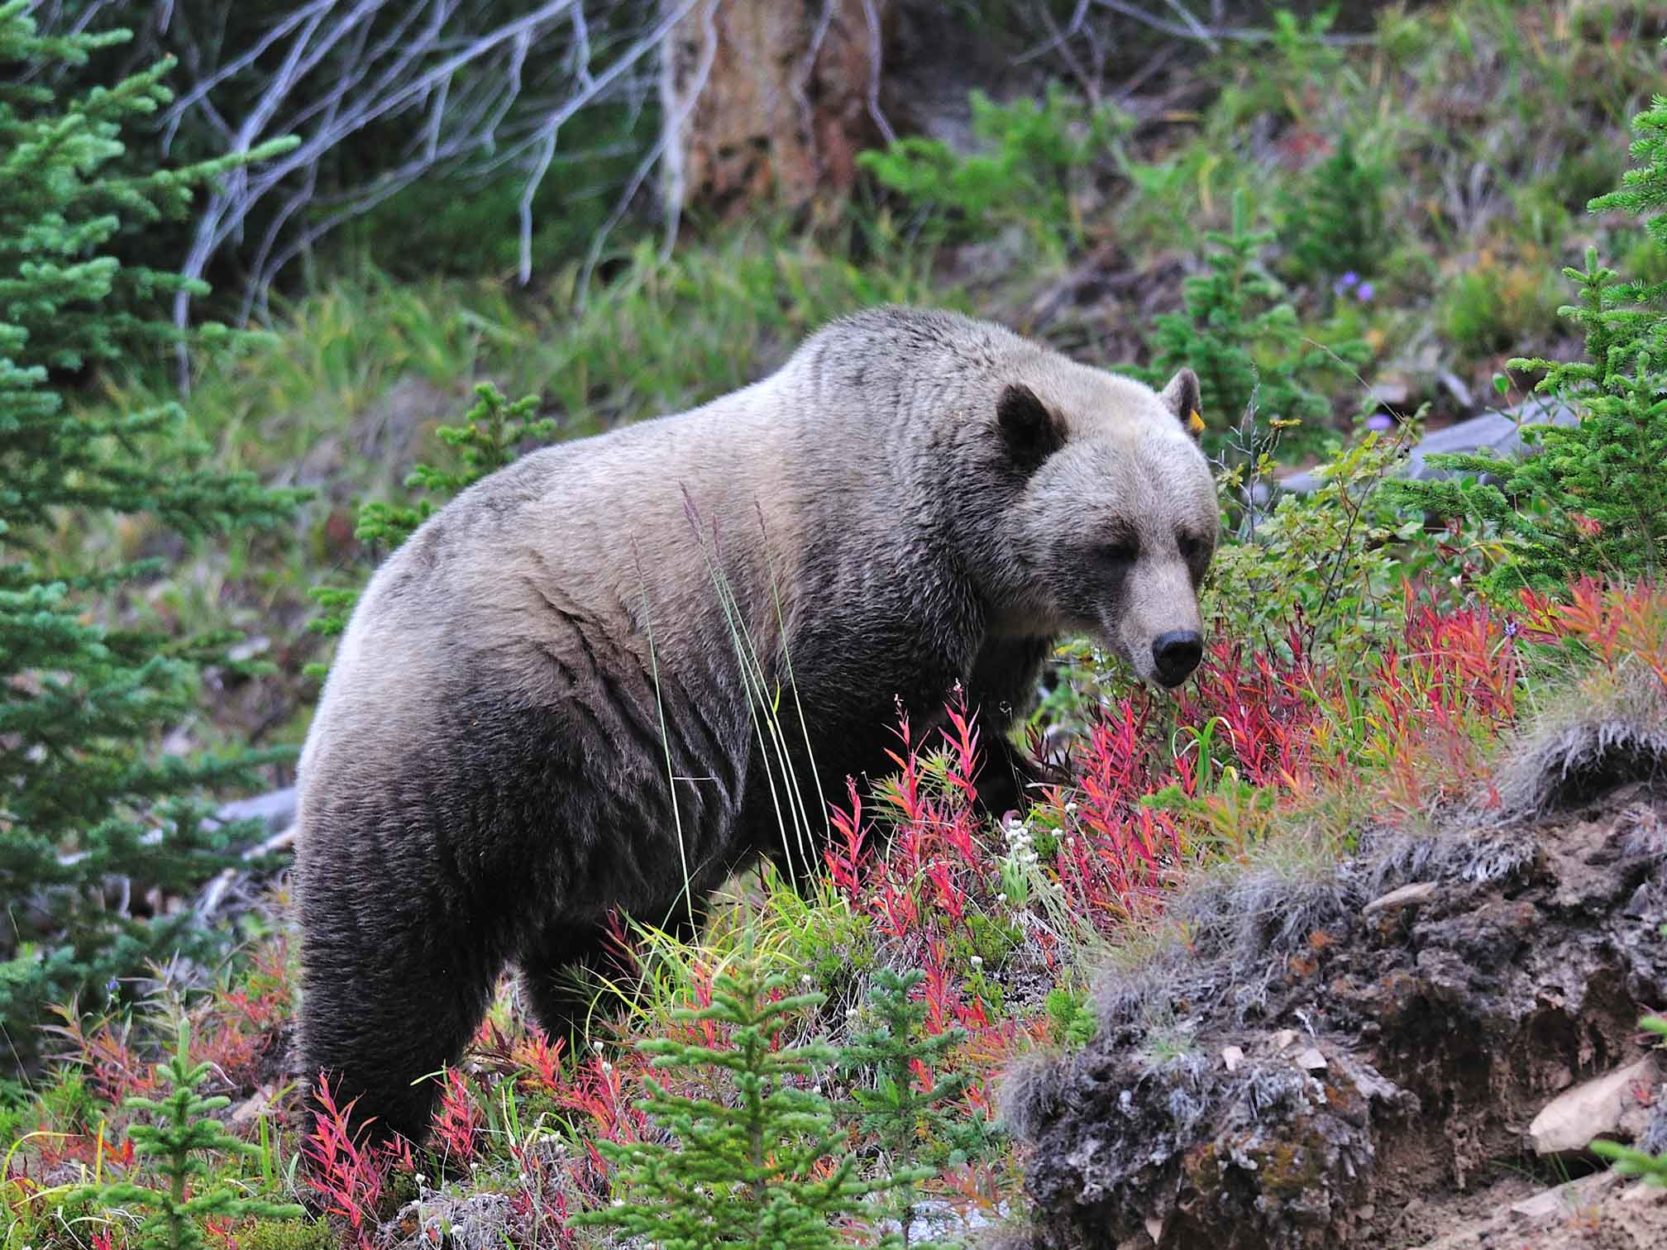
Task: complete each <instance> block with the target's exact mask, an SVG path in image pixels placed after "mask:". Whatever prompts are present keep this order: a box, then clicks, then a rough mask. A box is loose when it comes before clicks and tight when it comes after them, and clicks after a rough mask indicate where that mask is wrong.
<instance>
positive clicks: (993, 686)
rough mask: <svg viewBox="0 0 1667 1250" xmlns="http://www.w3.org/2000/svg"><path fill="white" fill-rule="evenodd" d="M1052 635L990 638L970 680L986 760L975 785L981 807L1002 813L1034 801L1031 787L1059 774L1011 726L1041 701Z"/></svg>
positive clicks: (970, 695) (969, 703) (971, 701)
mask: <svg viewBox="0 0 1667 1250" xmlns="http://www.w3.org/2000/svg"><path fill="white" fill-rule="evenodd" d="M1053 646H1054V643H1053V639H1051V638H996V639H990V640H988V641H987V642H985V644H984V646H983V648H982V649H981V650H980V651H979V653H978V658H977V660H975V661H974V663H973V667H972V675H971V677H970V678H969V679H968V681H967V707H968V709H969V710H971V711H973V712H976V713H977V716H978V727H979V748H980V751H981V759H980V761H979V768H978V774H977V776H976V777H974V779H973V784H974V785H975V786H976V787H977V788H978V806H979V807H980V808H982V809H983V810H984V811H985V812H986V813H987V814H989V815H991V816H995V817H1000V816H1003V815H1005V814H1006V813H1008V812H1012V811H1021V812H1022V811H1023V810H1024V808H1025V807H1026V806H1028V805H1029V802H1030V798H1031V794H1030V793H1027V791H1028V789H1029V787H1032V786H1035V785H1040V784H1043V783H1046V782H1049V781H1057V780H1059V778H1058V777H1057V776H1056V775H1055V774H1054V771H1053V770H1052V769H1049V768H1047V767H1046V766H1045V765H1043V764H1042V763H1040V762H1039V761H1037V760H1035V759H1032V758H1031V757H1030V755H1029V754H1028V753H1027V752H1025V751H1023V750H1021V749H1020V748H1019V747H1017V746H1015V745H1014V744H1013V742H1012V740H1011V739H1009V738H1008V736H1007V735H1008V731H1009V730H1010V729H1011V728H1012V727H1013V724H1014V722H1015V721H1017V720H1018V719H1020V718H1021V717H1022V716H1023V715H1025V714H1026V713H1027V712H1028V711H1029V710H1030V708H1031V706H1032V705H1033V704H1034V703H1035V701H1036V688H1037V683H1038V681H1039V680H1040V678H1041V674H1042V665H1043V664H1044V663H1045V662H1046V661H1047V658H1048V656H1049V655H1051V654H1052V653H1053Z"/></svg>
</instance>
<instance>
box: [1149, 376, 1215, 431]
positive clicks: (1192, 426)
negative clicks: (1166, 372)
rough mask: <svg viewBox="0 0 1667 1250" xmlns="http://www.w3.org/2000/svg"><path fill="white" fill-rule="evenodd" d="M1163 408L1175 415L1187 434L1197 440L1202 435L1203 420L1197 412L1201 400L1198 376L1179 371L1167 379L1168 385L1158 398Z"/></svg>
mask: <svg viewBox="0 0 1667 1250" xmlns="http://www.w3.org/2000/svg"><path fill="white" fill-rule="evenodd" d="M1159 398H1160V399H1162V400H1163V402H1164V407H1166V408H1168V409H1169V411H1171V412H1173V413H1174V414H1175V419H1176V420H1177V421H1179V422H1180V423H1181V424H1182V425H1183V426H1184V427H1185V428H1186V431H1187V433H1188V434H1191V435H1192V436H1193V437H1194V438H1198V437H1199V436H1200V435H1202V434H1203V433H1204V418H1203V416H1202V415H1201V414H1200V412H1199V408H1200V407H1201V406H1202V404H1203V400H1202V399H1201V397H1200V395H1199V390H1198V375H1197V374H1196V373H1194V372H1193V371H1192V370H1191V369H1181V370H1179V371H1177V372H1176V374H1175V376H1174V377H1172V378H1170V379H1169V385H1168V386H1166V387H1164V388H1163V393H1162V394H1161V395H1160V396H1159Z"/></svg>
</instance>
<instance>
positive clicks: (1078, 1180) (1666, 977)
mask: <svg viewBox="0 0 1667 1250" xmlns="http://www.w3.org/2000/svg"><path fill="white" fill-rule="evenodd" d="M1656 702H1657V703H1658V702H1659V701H1656ZM1659 714H1660V708H1659V706H1652V707H1651V708H1650V709H1646V711H1645V713H1644V717H1645V719H1644V720H1643V721H1638V720H1636V719H1635V720H1633V721H1629V722H1628V723H1626V724H1622V725H1619V726H1617V724H1616V723H1615V722H1614V721H1613V720H1611V721H1607V722H1603V723H1598V722H1597V721H1595V720H1594V721H1590V722H1584V723H1581V722H1577V723H1575V724H1573V725H1568V724H1565V725H1562V726H1559V727H1558V728H1557V730H1556V731H1555V733H1553V734H1550V735H1542V736H1541V739H1540V740H1539V741H1538V742H1530V743H1528V744H1526V746H1525V747H1524V749H1523V750H1522V751H1520V752H1519V753H1518V756H1517V759H1518V762H1517V764H1516V765H1515V766H1514V768H1515V771H1514V773H1513V772H1508V773H1507V774H1506V775H1505V776H1503V777H1502V778H1501V789H1502V791H1503V793H1504V794H1505V795H1506V798H1507V810H1509V809H1510V805H1511V804H1512V803H1513V802H1514V803H1515V804H1516V809H1515V811H1514V812H1512V813H1511V814H1510V815H1508V816H1503V817H1502V816H1500V815H1498V814H1497V813H1495V814H1493V815H1491V816H1489V817H1488V818H1487V819H1486V820H1483V819H1480V818H1479V816H1478V814H1477V813H1474V812H1473V813H1469V814H1464V815H1455V816H1454V817H1453V819H1452V820H1451V821H1450V822H1449V824H1448V825H1447V827H1444V828H1438V829H1436V830H1435V831H1433V832H1431V833H1429V834H1428V835H1427V836H1423V837H1419V838H1409V837H1407V836H1406V835H1404V834H1390V833H1387V832H1383V831H1378V832H1372V831H1368V832H1367V833H1366V834H1365V835H1364V836H1363V839H1362V844H1361V849H1360V851H1359V853H1358V854H1357V855H1356V856H1355V857H1354V858H1352V859H1350V860H1349V861H1347V862H1345V863H1343V864H1342V865H1340V866H1339V867H1338V868H1337V869H1336V871H1335V873H1334V874H1331V875H1327V876H1322V877H1320V878H1318V879H1314V880H1310V881H1308V882H1307V883H1306V884H1303V885H1301V886H1291V887H1288V888H1287V890H1286V893H1285V895H1284V896H1283V897H1280V896H1278V895H1276V894H1271V893H1270V894H1267V895H1264V896H1263V897H1264V899H1265V900H1266V907H1267V909H1268V910H1269V911H1272V912H1275V913H1277V916H1276V917H1270V916H1260V917H1256V916H1245V915H1243V914H1242V908H1241V914H1240V915H1238V916H1236V917H1234V918H1233V920H1232V922H1231V923H1229V922H1226V921H1223V920H1222V918H1221V917H1222V913H1223V912H1224V911H1225V910H1230V907H1229V903H1230V900H1228V899H1226V898H1225V896H1220V895H1211V894H1209V893H1208V892H1205V893H1204V894H1203V895H1201V896H1200V897H1198V898H1195V899H1193V900H1192V901H1191V903H1190V904H1189V905H1190V906H1191V907H1193V908H1194V910H1195V914H1196V917H1197V919H1198V921H1199V924H1200V927H1199V928H1198V930H1197V937H1196V939H1195V940H1194V941H1193V942H1192V944H1191V945H1190V946H1189V947H1188V948H1187V949H1184V950H1183V949H1180V948H1179V947H1177V948H1176V949H1174V950H1172V951H1171V952H1170V953H1169V954H1168V955H1167V956H1166V957H1163V958H1160V959H1158V960H1156V961H1152V962H1149V963H1148V964H1147V965H1146V966H1145V967H1144V968H1143V969H1142V970H1141V971H1140V972H1139V973H1137V974H1132V975H1131V974H1113V975H1108V976H1107V978H1106V980H1105V983H1104V984H1103V985H1102V987H1101V994H1100V1006H1101V1016H1102V1024H1101V1030H1100V1034H1099V1036H1098V1037H1097V1038H1096V1040H1095V1041H1094V1042H1093V1043H1091V1044H1090V1046H1089V1047H1088V1048H1087V1049H1086V1050H1085V1051H1083V1052H1082V1053H1080V1054H1077V1055H1073V1056H1069V1057H1066V1058H1063V1059H1057V1058H1056V1059H1044V1060H1039V1061H1036V1062H1034V1063H1032V1064H1031V1065H1030V1066H1029V1067H1028V1068H1026V1069H1024V1070H1021V1071H1020V1072H1018V1073H1016V1074H1015V1075H1014V1077H1013V1078H1012V1080H1011V1082H1010V1087H1009V1115H1010V1119H1011V1120H1012V1122H1013V1123H1014V1124H1015V1126H1016V1128H1017V1129H1018V1131H1019V1132H1020V1133H1021V1134H1022V1135H1023V1136H1024V1137H1026V1138H1028V1139H1029V1141H1030V1142H1031V1143H1032V1153H1031V1156H1030V1163H1029V1167H1028V1173H1027V1189H1028V1192H1029V1194H1030V1196H1031V1198H1032V1199H1033V1200H1034V1203H1035V1217H1034V1218H1035V1225H1034V1230H1033V1234H1032V1236H1033V1240H1034V1243H1035V1244H1036V1245H1038V1246H1045V1247H1061V1248H1063V1247H1123V1248H1127V1250H1134V1248H1138V1247H1152V1246H1154V1245H1155V1246H1157V1247H1159V1248H1160V1250H1191V1248H1194V1247H1197V1248H1199V1250H1203V1248H1205V1247H1208V1248H1209V1250H1264V1248H1269V1250H1271V1248H1274V1247H1278V1248H1281V1250H1286V1248H1293V1247H1316V1248H1317V1247H1345V1248H1346V1247H1355V1246H1372V1247H1374V1248H1375V1250H1394V1248H1399V1247H1415V1246H1425V1245H1429V1246H1431V1247H1432V1250H1434V1247H1437V1246H1439V1247H1441V1250H1471V1248H1481V1247H1488V1248H1493V1247H1499V1248H1503V1247H1511V1248H1512V1250H1516V1248H1518V1247H1522V1246H1534V1247H1560V1246H1582V1247H1603V1248H1604V1250H1630V1248H1632V1247H1640V1248H1642V1247H1645V1246H1667V1194H1664V1193H1663V1192H1662V1191H1658V1190H1650V1191H1645V1190H1644V1189H1643V1187H1641V1186H1638V1185H1636V1184H1634V1183H1632V1182H1629V1181H1624V1180H1622V1179H1621V1178H1618V1177H1614V1176H1610V1175H1607V1174H1603V1175H1597V1176H1591V1177H1589V1178H1588V1179H1586V1180H1584V1181H1581V1182H1578V1183H1577V1184H1574V1185H1571V1186H1566V1187H1564V1188H1562V1189H1558V1190H1555V1191H1554V1192H1547V1191H1549V1190H1551V1189H1552V1187H1553V1186H1554V1185H1555V1183H1556V1182H1557V1181H1559V1180H1567V1179H1568V1178H1569V1177H1570V1176H1577V1177H1578V1176H1581V1175H1584V1174H1585V1173H1587V1172H1590V1171H1591V1170H1592V1164H1591V1162H1590V1161H1589V1160H1588V1159H1587V1158H1586V1157H1585V1156H1584V1154H1583V1153H1582V1149H1581V1148H1582V1147H1583V1146H1584V1144H1585V1143H1586V1142H1587V1141H1588V1140H1590V1138H1591V1136H1592V1135H1593V1133H1594V1132H1607V1133H1608V1134H1609V1135H1612V1136H1616V1137H1619V1138H1622V1139H1642V1140H1644V1141H1645V1144H1646V1145H1649V1146H1650V1147H1651V1148H1653V1149H1660V1148H1661V1147H1662V1146H1667V1084H1664V1083H1663V1077H1664V1076H1667V1064H1664V1065H1662V1066H1660V1067H1657V1066H1656V1064H1655V1060H1654V1059H1653V1057H1651V1056H1650V1055H1649V1052H1648V1050H1647V1047H1646V1043H1645V1038H1644V1036H1643V1035H1641V1034H1640V1032H1639V1030H1638V1028H1637V1022H1638V1020H1639V1018H1640V1017H1641V1016H1643V1015H1645V1014H1648V1013H1649V1012H1651V1011H1659V1010H1661V1009H1663V1008H1664V1007H1667V940H1664V939H1663V937H1662V936H1661V933H1662V926H1663V925H1664V924H1667V856H1664V850H1667V768H1664V767H1663V764H1664V757H1663V753H1662V752H1660V751H1658V750H1657V749H1656V748H1657V747H1659V746H1660V745H1661V735H1660V734H1659V732H1658V731H1659V728H1660V725H1661V723H1662V722H1661V720H1660V719H1659ZM1646 722H1647V723H1646ZM1652 734H1653V735H1654V736H1653V737H1652ZM1641 744H1642V745H1641ZM1525 769H1526V770H1527V771H1524V770H1525ZM1240 897H1242V894H1241V895H1240ZM1270 935H1271V936H1270ZM1640 1061H1643V1062H1640ZM1628 1065H1635V1066H1632V1067H1630V1068H1629V1067H1628ZM1606 1077H1607V1078H1608V1079H1607V1082H1606V1083H1603V1084H1598V1085H1590V1084H1588V1083H1589V1082H1592V1081H1594V1080H1597V1079H1599V1078H1606ZM1552 1104H1555V1105H1552ZM1542 1113H1543V1114H1542Z"/></svg>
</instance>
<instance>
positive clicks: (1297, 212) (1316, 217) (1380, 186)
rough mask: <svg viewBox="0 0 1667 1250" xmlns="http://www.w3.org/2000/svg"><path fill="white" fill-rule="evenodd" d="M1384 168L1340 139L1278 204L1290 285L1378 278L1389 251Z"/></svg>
mask: <svg viewBox="0 0 1667 1250" xmlns="http://www.w3.org/2000/svg"><path fill="white" fill-rule="evenodd" d="M1386 177H1387V174H1386V171H1385V169H1384V167H1383V166H1382V165H1381V164H1378V163H1376V162H1373V161H1366V160H1362V159H1361V158H1360V156H1359V153H1358V152H1357V150H1356V148H1355V143H1354V139H1353V137H1352V136H1350V135H1348V134H1344V135H1343V136H1342V137H1341V138H1340V139H1338V141H1337V145H1336V147H1335V148H1334V149H1333V151H1332V153H1331V155H1330V156H1329V157H1327V158H1326V159H1325V160H1323V161H1321V162H1320V163H1319V164H1318V165H1316V166H1315V167H1314V168H1313V169H1312V170H1310V171H1309V172H1308V174H1307V175H1306V176H1305V177H1304V178H1303V179H1302V181H1301V182H1300V183H1299V184H1298V186H1297V188H1296V189H1295V190H1294V191H1286V192H1284V193H1283V194H1282V195H1281V196H1280V200H1279V212H1278V218H1279V237H1280V240H1281V241H1282V242H1283V243H1284V245H1285V249H1286V257H1287V266H1288V269H1289V271H1290V274H1291V276H1292V278H1293V279H1295V280H1297V281H1303V282H1330V281H1332V280H1333V279H1336V278H1338V277H1340V276H1341V275H1343V274H1355V275H1357V276H1358V277H1362V278H1363V277H1367V276H1370V275H1372V274H1374V273H1376V272H1377V270H1378V266H1379V264H1380V263H1381V262H1382V260H1383V257H1384V253H1385V252H1386V251H1387V249H1388V244H1389V240H1388V236H1387V234H1386V233H1385V230H1384V207H1383V201H1384V182H1385V180H1386Z"/></svg>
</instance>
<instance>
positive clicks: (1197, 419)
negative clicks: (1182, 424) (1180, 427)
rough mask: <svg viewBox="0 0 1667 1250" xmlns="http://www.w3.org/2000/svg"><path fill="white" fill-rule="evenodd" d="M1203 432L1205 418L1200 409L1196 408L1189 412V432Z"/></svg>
mask: <svg viewBox="0 0 1667 1250" xmlns="http://www.w3.org/2000/svg"><path fill="white" fill-rule="evenodd" d="M1203 432H1204V418H1203V417H1202V416H1201V415H1200V414H1199V412H1198V409H1196V408H1194V409H1193V410H1192V411H1191V412H1189V413H1187V433H1188V434H1202V433H1203Z"/></svg>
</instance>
